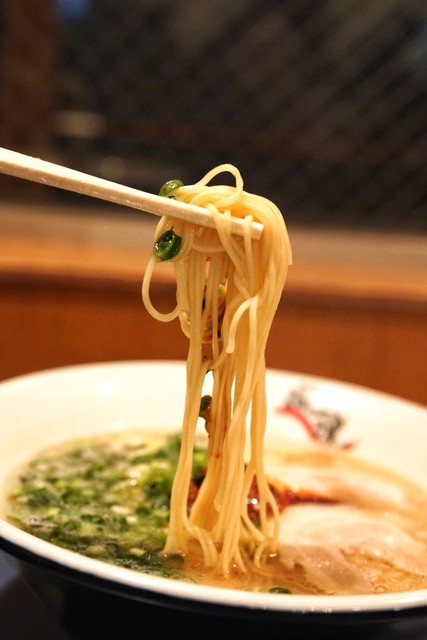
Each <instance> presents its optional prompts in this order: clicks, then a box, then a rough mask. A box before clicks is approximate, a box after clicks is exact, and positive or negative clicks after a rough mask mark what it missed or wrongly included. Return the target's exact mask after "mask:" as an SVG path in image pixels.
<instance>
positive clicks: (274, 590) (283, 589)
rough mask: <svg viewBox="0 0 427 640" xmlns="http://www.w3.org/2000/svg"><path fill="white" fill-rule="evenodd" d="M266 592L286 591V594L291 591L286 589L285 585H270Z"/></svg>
mask: <svg viewBox="0 0 427 640" xmlns="http://www.w3.org/2000/svg"><path fill="white" fill-rule="evenodd" d="M268 593H286V594H291V593H292V591H291V590H290V589H286V587H271V589H269V590H268Z"/></svg>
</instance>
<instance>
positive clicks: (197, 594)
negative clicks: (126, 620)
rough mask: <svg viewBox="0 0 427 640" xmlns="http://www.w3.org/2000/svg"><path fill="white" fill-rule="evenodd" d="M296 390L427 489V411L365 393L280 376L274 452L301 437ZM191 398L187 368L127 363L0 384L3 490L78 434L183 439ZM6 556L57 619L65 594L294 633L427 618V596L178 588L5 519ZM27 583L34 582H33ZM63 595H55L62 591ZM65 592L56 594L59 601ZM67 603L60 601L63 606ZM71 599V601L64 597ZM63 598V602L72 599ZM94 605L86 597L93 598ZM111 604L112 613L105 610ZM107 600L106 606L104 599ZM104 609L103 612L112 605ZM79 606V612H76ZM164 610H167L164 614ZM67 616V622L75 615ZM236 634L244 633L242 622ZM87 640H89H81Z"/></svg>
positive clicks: (274, 401)
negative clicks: (187, 397) (17, 473)
mask: <svg viewBox="0 0 427 640" xmlns="http://www.w3.org/2000/svg"><path fill="white" fill-rule="evenodd" d="M301 385H303V386H305V387H306V388H307V389H309V393H310V398H311V401H312V402H313V403H314V404H315V405H316V406H321V407H323V408H327V409H329V410H330V411H331V412H337V413H339V414H340V415H341V416H343V417H344V420H345V424H344V425H343V427H342V428H341V429H340V431H339V433H338V435H337V438H338V439H339V440H342V441H343V442H344V441H355V442H356V443H357V453H358V455H359V456H360V457H363V458H366V459H368V460H370V461H374V462H377V463H379V464H381V465H383V466H384V465H385V466H389V467H391V468H393V469H394V470H395V471H399V472H402V473H403V474H404V475H406V476H407V477H408V478H410V479H412V480H415V481H416V482H418V483H419V484H421V485H423V486H424V487H425V488H426V489H427V473H426V455H425V452H426V451H427V410H426V409H425V408H423V407H421V406H419V405H415V404H412V403H409V402H406V401H403V400H400V399H398V398H394V397H391V396H388V395H385V394H381V393H376V392H374V391H370V390H368V389H364V388H360V387H356V386H352V385H348V384H342V383H339V382H335V381H331V380H325V379H320V378H316V377H312V376H306V375H299V374H294V373H289V372H283V371H269V372H268V377H267V391H268V407H269V416H268V435H267V440H268V441H269V442H270V443H271V442H275V441H278V442H279V441H280V438H282V437H283V433H284V431H286V437H287V438H291V439H292V438H293V439H295V440H299V439H304V438H306V437H307V436H306V434H305V432H304V431H303V430H302V429H301V428H300V426H299V425H297V424H296V422H295V420H293V419H292V418H290V417H289V416H287V415H285V414H283V413H281V412H280V411H278V408H280V407H281V406H282V405H283V402H284V400H285V398H286V397H287V396H288V394H289V393H290V392H291V391H292V390H294V389H297V388H299V387H301ZM184 391H185V375H184V364H183V363H180V362H159V361H148V362H127V363H105V364H95V365H84V366H75V367H69V368H62V369H54V370H48V371H44V372H40V373H36V374H32V375H27V376H22V377H18V378H14V379H12V380H9V381H6V382H3V383H1V384H0V425H1V426H0V430H1V446H0V486H2V487H4V486H5V484H6V483H7V479H8V477H10V475H11V473H13V471H14V470H15V469H16V467H17V466H18V465H20V464H21V463H22V462H24V461H26V460H28V459H29V458H30V457H31V456H32V455H33V454H35V453H36V452H37V451H39V450H40V449H42V448H44V447H46V446H50V445H52V444H55V443H60V442H63V441H66V440H69V439H72V438H74V437H79V436H82V435H85V436H86V435H92V434H96V433H100V434H104V433H106V432H109V431H111V432H116V431H117V430H119V429H128V428H134V427H141V428H142V429H143V428H148V429H152V428H153V427H155V428H156V429H158V430H159V431H164V432H170V431H172V432H176V431H177V430H178V429H179V426H180V417H181V413H182V407H183V398H184ZM0 548H2V549H3V550H4V551H6V552H7V553H8V554H10V555H12V556H14V557H15V558H18V559H19V561H20V562H21V563H22V566H23V567H24V570H25V571H26V573H27V574H28V575H30V576H31V577H30V578H28V579H29V580H30V582H31V584H32V586H33V588H36V590H37V585H38V584H41V583H43V585H44V586H43V589H41V590H40V591H41V592H42V593H43V594H45V593H46V584H49V585H52V584H55V585H56V586H55V588H56V589H57V592H56V595H55V598H54V601H55V606H57V605H58V602H60V603H61V606H62V608H64V607H65V604H64V602H65V599H66V598H67V597H68V596H69V592H70V591H72V589H69V587H70V586H73V585H74V586H78V590H77V591H78V592H79V593H80V594H81V595H82V594H85V596H84V597H85V598H86V601H88V600H87V599H88V598H89V599H92V600H93V601H94V602H95V601H96V602H97V604H98V605H99V604H100V603H101V610H103V611H104V613H106V610H107V609H109V610H110V613H111V610H112V607H113V605H112V602H113V601H114V600H115V599H117V600H118V601H120V603H121V604H123V603H124V602H125V601H127V604H129V603H132V606H133V607H134V609H136V608H137V607H147V606H148V607H150V606H153V607H155V608H156V610H158V607H159V606H160V607H162V608H163V609H166V610H167V611H175V612H177V611H180V612H184V613H185V612H187V613H189V614H191V615H197V614H198V613H201V612H203V614H204V615H212V616H215V617H218V616H219V617H220V618H221V617H226V618H229V619H233V620H235V621H236V620H237V621H238V620H239V619H242V620H243V619H244V620H245V621H246V622H247V620H248V619H251V620H254V621H255V620H257V621H259V622H260V623H261V624H262V625H264V628H265V629H266V628H267V627H265V625H266V624H268V623H269V622H271V621H274V622H275V623H280V624H284V623H285V622H286V623H287V624H291V625H295V624H299V623H300V622H301V621H304V623H306V622H307V620H309V621H312V622H314V621H315V620H316V623H317V622H318V621H319V620H320V621H321V622H327V623H328V624H329V623H331V622H334V621H340V622H341V623H343V622H344V623H346V622H351V623H352V624H353V623H354V622H355V621H358V622H359V621H360V622H362V623H363V624H367V623H369V622H373V621H382V622H389V621H393V620H396V619H402V618H408V617H412V616H414V617H422V616H424V615H425V614H426V610H427V609H426V607H427V590H422V591H413V592H407V593H396V594H387V595H381V594H378V595H369V596H360V595H357V596H299V595H293V596H291V597H277V595H274V594H268V593H250V592H244V591H234V590H228V589H222V588H213V587H204V586H200V585H194V584H190V583H184V582H177V581H172V580H168V579H164V578H159V577H155V576H151V575H148V574H144V573H139V572H134V571H131V570H127V569H123V568H120V567H115V566H112V565H110V564H107V563H103V562H101V561H97V560H93V559H90V558H86V557H84V556H81V555H78V554H75V553H72V552H70V551H67V550H65V549H61V548H59V547H56V546H54V545H52V544H49V543H47V542H44V541H42V540H40V539H38V538H36V537H34V536H31V535H30V534H28V533H25V532H23V531H20V530H19V529H17V528H16V527H14V526H12V525H11V524H9V523H7V522H6V521H5V520H4V519H0ZM27 577H28V576H27ZM58 585H59V586H58ZM58 590H59V591H58ZM58 593H60V596H58ZM64 594H65V595H64ZM67 594H68V595H67ZM88 594H89V595H88ZM104 598H105V603H104V601H103V599H104ZM107 598H108V600H107ZM107 602H108V604H107ZM68 606H74V607H75V606H78V605H77V604H76V603H75V602H74V604H73V605H68ZM163 609H162V610H163ZM68 615H69V614H68ZM235 624H238V622H235ZM79 637H83V635H81V636H79Z"/></svg>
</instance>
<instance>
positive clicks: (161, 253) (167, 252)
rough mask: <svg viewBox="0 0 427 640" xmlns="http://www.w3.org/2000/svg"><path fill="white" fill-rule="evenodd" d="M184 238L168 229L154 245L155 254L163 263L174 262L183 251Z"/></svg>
mask: <svg viewBox="0 0 427 640" xmlns="http://www.w3.org/2000/svg"><path fill="white" fill-rule="evenodd" d="M181 244H182V238H181V237H180V236H178V235H177V234H176V233H175V231H174V230H173V229H168V230H167V231H165V232H164V233H162V235H161V236H160V237H159V238H158V240H157V241H156V243H155V244H154V248H153V253H154V255H155V256H156V258H159V260H161V261H162V262H165V261H167V260H173V258H176V256H177V255H178V253H179V252H180V250H181Z"/></svg>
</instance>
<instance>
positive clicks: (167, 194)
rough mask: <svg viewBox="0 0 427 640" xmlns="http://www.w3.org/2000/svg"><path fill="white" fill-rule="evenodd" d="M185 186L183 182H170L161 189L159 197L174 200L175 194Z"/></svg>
mask: <svg viewBox="0 0 427 640" xmlns="http://www.w3.org/2000/svg"><path fill="white" fill-rule="evenodd" d="M183 186H184V183H183V182H182V180H168V181H167V182H165V184H164V185H162V187H161V188H160V191H159V196H162V197H163V198H174V192H175V191H176V190H177V189H179V188H180V187H183Z"/></svg>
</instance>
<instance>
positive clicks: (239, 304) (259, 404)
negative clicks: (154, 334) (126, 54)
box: [142, 165, 291, 574]
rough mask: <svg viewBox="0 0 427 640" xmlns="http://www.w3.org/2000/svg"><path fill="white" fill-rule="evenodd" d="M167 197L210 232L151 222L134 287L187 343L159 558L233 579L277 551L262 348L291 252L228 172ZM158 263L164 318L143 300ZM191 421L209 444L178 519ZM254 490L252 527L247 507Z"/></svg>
mask: <svg viewBox="0 0 427 640" xmlns="http://www.w3.org/2000/svg"><path fill="white" fill-rule="evenodd" d="M223 172H227V173H229V174H231V176H232V178H233V179H234V181H235V184H234V186H228V185H223V184H216V183H215V179H216V178H217V176H218V175H219V174H221V173H223ZM170 186H171V188H170V190H169V193H167V195H169V196H171V197H175V198H176V199H177V200H180V201H184V202H187V203H191V204H194V205H198V206H201V207H205V208H207V209H208V210H209V211H210V213H211V215H212V218H213V220H214V221H215V229H208V228H204V227H200V226H197V225H194V224H191V223H187V222H182V221H176V220H172V219H170V218H167V217H166V218H163V219H162V220H161V221H160V223H159V225H158V227H157V229H156V235H155V241H156V244H155V247H156V251H155V252H154V253H153V256H152V257H151V259H150V261H149V264H148V265H147V269H146V273H145V277H144V281H143V286H142V297H143V301H144V303H145V306H146V308H147V310H148V311H149V312H150V313H151V314H152V315H153V316H154V317H155V318H157V319H158V320H160V321H164V322H168V321H171V320H174V319H176V318H178V319H179V322H180V324H181V328H182V331H183V332H184V334H185V335H186V336H187V337H188V339H189V347H188V357H187V369H186V376H187V379H186V399H185V409H184V415H183V421H182V444H181V451H180V457H179V462H178V467H177V471H176V476H175V480H174V483H173V489H172V495H171V515H170V523H169V530H168V537H167V542H166V546H165V551H166V553H181V554H186V553H188V552H189V551H190V550H191V551H192V552H196V553H197V552H201V553H202V556H203V562H204V564H205V566H206V567H213V568H215V569H218V570H219V571H220V572H221V573H224V574H226V573H227V572H228V571H229V569H230V568H231V567H232V566H234V567H237V568H239V569H241V570H245V566H246V562H245V554H247V553H249V555H250V556H252V557H253V558H254V559H255V562H256V563H259V562H260V559H261V557H262V555H263V554H264V553H274V552H275V551H276V550H277V546H278V537H279V530H280V523H279V514H278V508H277V504H276V502H275V499H274V497H273V495H272V492H271V489H270V487H269V485H268V482H267V478H266V474H265V470H264V463H263V439H264V432H265V428H266V393H265V348H266V343H267V338H268V334H269V331H270V327H271V323H272V320H273V317H274V315H275V312H276V309H277V306H278V303H279V301H280V298H281V295H282V290H283V287H284V284H285V280H286V275H287V270H288V266H289V264H290V263H291V248H290V243H289V238H288V233H287V230H286V225H285V222H284V219H283V216H282V214H281V212H280V211H279V209H278V208H277V207H276V206H275V205H274V204H273V203H272V202H270V201H269V200H267V199H266V198H263V197H261V196H258V195H253V194H250V193H247V192H246V191H244V189H243V181H242V177H241V175H240V173H239V171H238V170H237V169H236V168H235V167H233V166H232V165H222V166H219V167H217V168H216V169H213V170H212V171H210V172H209V173H208V174H207V175H205V177H204V178H202V179H201V180H200V181H199V182H197V183H196V184H194V185H191V186H181V185H180V184H175V183H173V182H172V183H171V185H170ZM220 214H222V215H220ZM232 217H238V218H242V219H243V220H244V230H243V236H240V237H238V236H236V235H233V234H232V232H231V218H232ZM252 221H257V222H259V223H261V224H262V225H263V232H262V235H261V238H260V239H258V240H254V239H252V238H251V235H250V230H251V222H252ZM163 252H164V253H163ZM162 259H168V260H169V259H171V260H172V261H173V265H174V270H175V276H176V300H177V304H176V307H175V308H174V309H173V310H171V311H170V312H169V313H160V312H159V311H158V310H157V309H155V308H154V307H153V305H152V303H151V300H150V295H149V287H150V280H151V276H152V273H153V270H154V268H155V266H156V265H157V264H158V263H159V262H160V261H161V260H162ZM200 416H202V417H203V418H204V419H205V421H206V429H207V431H208V434H209V444H208V460H207V471H206V476H205V479H204V482H203V484H202V487H201V489H200V491H199V493H198V495H197V499H196V501H195V503H194V505H193V506H192V509H191V511H190V512H189V511H188V508H187V497H188V492H189V487H190V478H191V469H192V458H193V449H194V439H195V432H196V427H197V424H198V421H199V418H200ZM248 447H249V449H250V455H249V457H248V459H247V461H246V460H245V458H244V452H245V450H246V449H247V448H248ZM254 483H255V484H256V486H257V493H258V514H259V523H257V524H255V523H254V522H253V520H252V519H251V518H250V516H249V514H248V507H247V502H248V500H247V498H248V494H249V491H250V488H251V487H252V486H253V485H254Z"/></svg>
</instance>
